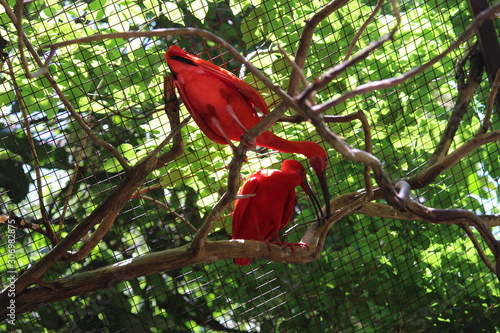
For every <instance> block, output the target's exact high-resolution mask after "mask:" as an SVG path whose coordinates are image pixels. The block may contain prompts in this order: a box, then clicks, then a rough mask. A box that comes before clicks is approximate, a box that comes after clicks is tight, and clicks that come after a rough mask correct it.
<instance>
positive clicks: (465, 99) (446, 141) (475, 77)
mask: <svg viewBox="0 0 500 333" xmlns="http://www.w3.org/2000/svg"><path fill="white" fill-rule="evenodd" d="M466 59H469V60H470V69H469V71H468V73H469V75H468V78H467V81H465V78H464V76H465V73H464V69H463V66H465V63H466ZM483 72H484V62H483V59H482V57H481V54H480V53H479V52H478V50H477V49H476V48H475V47H474V48H473V49H472V50H471V52H467V56H466V57H465V58H464V59H463V60H462V61H461V66H459V68H458V74H457V82H458V96H457V101H456V103H455V105H454V107H453V111H452V113H451V116H450V119H449V120H448V123H447V124H446V128H445V130H444V132H443V135H442V136H441V140H440V141H439V143H438V145H437V147H436V150H435V151H434V153H433V154H432V157H431V158H430V159H429V162H428V163H427V164H428V165H433V164H435V163H436V162H438V161H440V160H442V159H443V157H444V156H446V154H447V153H448V149H449V148H450V146H451V144H452V143H453V138H454V137H455V134H456V133H457V130H458V127H459V125H460V123H461V121H462V118H463V116H464V115H465V113H466V112H467V109H468V108H469V104H470V101H471V100H472V98H473V97H474V93H475V92H476V90H477V87H479V84H480V83H481V80H482V77H483Z"/></svg>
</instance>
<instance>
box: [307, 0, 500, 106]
mask: <svg viewBox="0 0 500 333" xmlns="http://www.w3.org/2000/svg"><path fill="white" fill-rule="evenodd" d="M499 10H500V2H499V3H496V4H494V5H492V6H491V7H490V8H488V9H487V10H485V11H483V12H481V13H480V14H479V15H478V16H476V18H475V19H474V20H473V21H472V24H471V25H470V26H469V27H468V28H467V29H465V31H464V32H463V33H462V35H461V36H460V37H459V38H458V39H457V40H455V41H454V42H453V43H451V45H450V46H449V47H448V48H447V49H446V50H445V51H443V52H442V53H441V54H439V55H438V56H436V57H434V58H433V59H432V60H430V61H429V62H427V63H425V64H423V65H421V66H418V67H415V68H413V69H412V70H410V71H408V72H406V73H405V74H403V75H400V76H398V77H393V78H390V79H384V80H379V81H374V82H368V83H365V84H362V85H359V86H358V87H356V88H354V89H353V90H350V91H348V92H346V93H345V94H343V95H341V96H339V97H337V98H334V99H332V100H330V101H328V102H325V103H323V104H318V105H316V106H313V107H312V108H313V110H314V111H315V112H317V113H323V112H325V111H326V110H328V109H330V108H333V107H334V106H336V105H339V104H340V103H342V102H344V101H346V100H348V99H350V98H353V97H355V96H358V95H361V94H365V93H367V92H372V91H375V90H381V89H385V88H389V87H393V86H396V85H398V84H401V83H403V82H405V81H406V80H408V79H410V78H412V77H414V76H416V75H418V74H420V73H422V72H423V71H424V70H426V69H428V68H429V67H431V66H432V65H434V64H435V63H437V62H438V61H440V60H441V59H443V58H444V57H445V56H446V55H447V54H448V53H450V52H451V51H453V50H454V49H456V48H457V47H459V46H460V45H461V44H462V43H463V42H465V41H466V40H467V39H468V38H469V37H471V36H472V35H473V34H474V32H475V30H476V29H477V28H478V27H479V26H480V25H481V24H482V23H483V22H485V21H486V20H490V19H493V18H495V16H496V12H497V11H499ZM302 94H305V91H304V92H302ZM302 94H301V95H302ZM299 96H300V95H299Z"/></svg>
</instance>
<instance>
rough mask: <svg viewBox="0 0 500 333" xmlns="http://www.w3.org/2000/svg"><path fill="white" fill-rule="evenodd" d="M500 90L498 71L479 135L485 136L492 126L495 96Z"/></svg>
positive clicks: (499, 72) (499, 71) (499, 74)
mask: <svg viewBox="0 0 500 333" xmlns="http://www.w3.org/2000/svg"><path fill="white" fill-rule="evenodd" d="M499 88H500V70H498V72H497V74H496V75H495V80H494V81H493V84H492V85H491V90H490V93H489V95H488V103H487V104H486V114H485V115H484V119H483V123H482V125H481V127H480V128H479V130H478V131H477V134H483V133H486V132H487V131H488V128H490V126H491V115H492V114H493V105H495V98H496V97H495V96H496V95H497V94H498V89H499Z"/></svg>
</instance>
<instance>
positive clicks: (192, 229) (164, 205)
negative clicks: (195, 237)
mask: <svg viewBox="0 0 500 333" xmlns="http://www.w3.org/2000/svg"><path fill="white" fill-rule="evenodd" d="M139 198H142V199H144V200H148V201H151V202H153V203H154V204H155V205H158V206H161V207H163V208H165V209H166V210H168V211H169V212H170V214H172V215H174V216H175V217H177V218H178V219H179V220H181V221H182V222H184V223H185V224H186V225H187V226H188V227H189V228H190V229H191V231H193V232H196V231H197V229H196V228H195V227H194V225H192V224H191V222H189V221H188V220H186V218H185V217H184V216H182V215H180V214H179V213H177V212H176V211H175V210H173V209H172V208H170V206H169V205H167V204H165V203H163V202H161V201H158V200H156V199H154V198H151V197H150V196H147V195H141V196H140V197H139Z"/></svg>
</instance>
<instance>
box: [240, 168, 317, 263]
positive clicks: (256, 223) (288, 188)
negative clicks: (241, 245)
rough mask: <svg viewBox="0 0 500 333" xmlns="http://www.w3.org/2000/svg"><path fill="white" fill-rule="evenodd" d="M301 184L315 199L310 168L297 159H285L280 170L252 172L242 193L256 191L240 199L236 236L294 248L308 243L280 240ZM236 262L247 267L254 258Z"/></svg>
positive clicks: (242, 188)
mask: <svg viewBox="0 0 500 333" xmlns="http://www.w3.org/2000/svg"><path fill="white" fill-rule="evenodd" d="M298 185H300V186H302V188H303V189H304V190H305V191H306V193H307V194H309V195H310V196H311V199H313V203H315V201H314V200H315V199H316V198H315V197H314V195H313V194H312V191H311V189H310V188H309V185H308V184H307V180H306V171H305V169H304V167H303V166H302V164H300V163H299V162H298V161H295V160H285V161H284V162H283V164H282V165H281V171H280V170H274V169H265V170H260V171H258V172H256V173H255V174H253V175H251V176H250V177H249V178H248V179H247V181H246V182H245V183H244V184H243V186H242V187H241V189H240V192H239V194H240V195H245V194H255V195H254V196H251V197H246V198H242V199H238V200H236V203H235V205H234V213H233V239H250V240H259V241H264V242H269V241H270V240H271V239H274V242H275V243H278V244H283V245H284V246H291V247H292V251H293V250H294V247H295V246H297V245H299V246H305V247H307V245H306V244H305V243H287V242H280V241H279V237H278V232H279V231H280V230H281V229H283V228H284V227H285V226H286V225H287V224H288V221H289V220H290V217H291V216H292V213H293V207H294V205H295V187H297V186H298ZM234 263H235V264H236V265H239V266H246V265H248V264H249V263H250V258H236V259H234Z"/></svg>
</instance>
